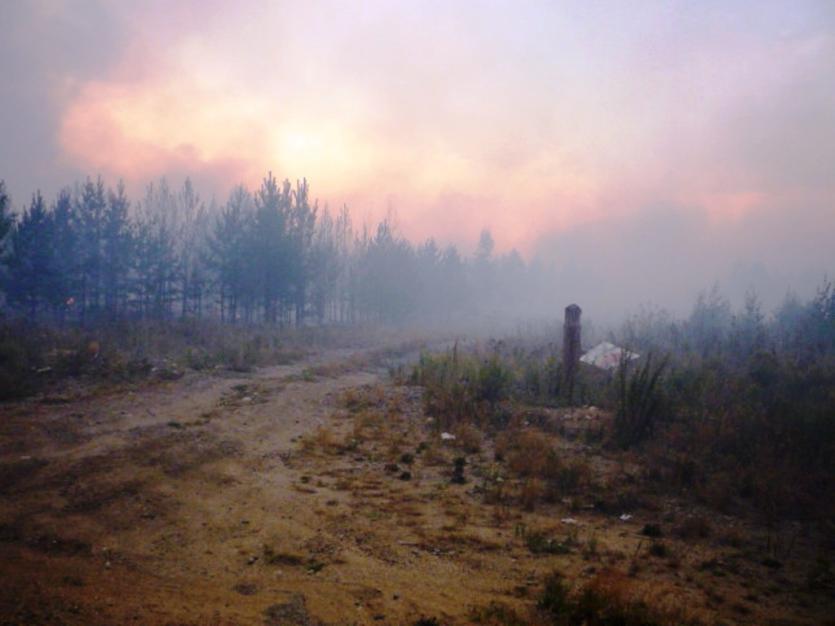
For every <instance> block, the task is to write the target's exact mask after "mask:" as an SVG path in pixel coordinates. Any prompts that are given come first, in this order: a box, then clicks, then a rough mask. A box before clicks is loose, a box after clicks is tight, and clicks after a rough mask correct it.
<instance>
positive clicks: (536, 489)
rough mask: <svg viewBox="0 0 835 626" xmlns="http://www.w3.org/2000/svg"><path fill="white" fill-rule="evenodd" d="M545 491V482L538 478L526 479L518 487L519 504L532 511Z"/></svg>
mask: <svg viewBox="0 0 835 626" xmlns="http://www.w3.org/2000/svg"><path fill="white" fill-rule="evenodd" d="M545 493H546V486H545V483H544V482H543V481H542V480H540V479H539V478H528V479H526V480H525V481H524V482H523V483H522V485H521V487H520V488H519V504H521V505H522V508H524V509H525V510H526V511H533V510H535V509H536V505H537V504H539V502H541V501H542V499H543V497H544V496H545Z"/></svg>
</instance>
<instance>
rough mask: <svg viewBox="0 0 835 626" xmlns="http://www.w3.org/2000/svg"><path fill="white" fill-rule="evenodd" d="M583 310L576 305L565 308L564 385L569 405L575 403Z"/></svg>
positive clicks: (563, 334)
mask: <svg viewBox="0 0 835 626" xmlns="http://www.w3.org/2000/svg"><path fill="white" fill-rule="evenodd" d="M582 313H583V311H582V309H581V308H580V307H579V306H577V305H576V304H570V305H568V306H567V307H565V323H564V324H563V330H562V367H563V383H564V384H565V394H566V397H567V398H568V403H569V404H573V403H574V383H575V381H576V380H577V369H578V367H579V364H580V349H581V348H580V329H581V325H580V315H581V314H582Z"/></svg>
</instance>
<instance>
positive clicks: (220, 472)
mask: <svg viewBox="0 0 835 626" xmlns="http://www.w3.org/2000/svg"><path fill="white" fill-rule="evenodd" d="M355 357H356V352H353V351H341V352H332V353H328V354H326V355H323V356H320V357H318V358H314V359H309V360H307V361H305V362H302V363H298V364H295V365H290V366H281V367H274V368H269V369H266V370H263V371H260V372H258V373H257V374H255V375H253V376H246V377H244V376H241V377H234V378H229V379H218V378H215V377H205V376H199V375H192V376H189V377H187V378H185V379H183V380H180V381H176V382H172V383H166V384H165V385H161V386H158V387H155V388H151V389H148V390H146V391H141V392H134V393H129V394H126V395H124V396H105V397H92V398H87V399H83V400H81V401H78V402H73V403H70V404H64V405H59V406H44V405H42V404H37V403H35V402H28V403H21V405H16V406H11V407H7V409H8V411H7V413H8V416H9V419H8V420H6V421H5V422H4V423H3V426H2V427H0V442H2V445H3V448H2V450H3V454H2V456H0V578H2V580H3V585H2V589H0V623H3V624H7V623H8V624H12V623H21V624H24V623H26V624H30V623H68V624H71V623H78V624H98V623H142V624H156V623H187V624H204V623H217V624H225V623H230V624H232V623H240V624H248V623H261V622H263V621H265V620H266V621H269V620H271V619H289V618H286V615H290V614H291V613H293V611H295V612H296V613H299V610H300V609H299V606H302V605H300V604H299V597H300V596H298V591H299V587H300V585H299V584H296V583H294V582H293V576H292V575H291V573H290V572H287V574H286V575H282V574H281V572H280V570H277V569H276V568H272V567H271V568H269V569H268V570H264V571H261V569H262V568H260V567H259V566H260V563H259V561H258V559H260V558H262V553H263V544H264V543H265V541H271V542H273V543H276V542H284V541H290V540H298V541H306V540H307V539H309V538H310V537H313V536H315V533H316V532H317V531H318V528H317V525H318V522H317V515H316V512H315V511H314V510H313V509H312V508H311V506H310V503H309V501H308V495H307V494H305V493H302V492H298V491H295V490H293V489H291V488H290V485H291V482H292V481H294V480H297V478H298V476H297V475H298V473H299V472H298V471H295V470H289V469H288V468H286V467H285V465H284V463H283V461H282V456H283V453H285V452H287V451H288V450H290V449H291V448H292V447H293V443H292V441H293V439H294V438H296V437H298V436H300V435H301V434H303V433H305V432H308V431H311V430H313V429H315V428H316V427H317V426H318V425H319V424H321V423H323V422H324V421H325V420H326V419H327V418H328V416H329V414H330V413H331V412H332V411H333V410H334V407H335V403H336V395H338V394H339V393H340V392H341V391H342V390H344V389H346V388H350V387H354V386H359V385H364V384H368V383H371V382H373V381H375V380H377V379H378V378H379V376H380V372H379V371H353V372H349V373H347V374H345V375H341V376H338V377H334V378H324V377H321V378H317V379H315V380H306V379H305V378H306V377H304V376H302V374H303V373H304V371H305V370H306V368H309V367H311V366H313V365H319V364H328V363H333V362H338V361H340V360H344V359H351V358H355ZM55 425H59V426H55ZM58 430H61V431H65V432H66V434H64V435H62V436H60V437H49V436H48V435H47V436H44V433H47V434H48V433H49V432H57V431H58ZM300 576H301V578H302V582H303V583H304V584H302V585H301V587H303V588H304V589H305V590H306V591H309V590H310V589H308V587H309V586H310V585H311V584H312V585H313V588H314V590H315V588H316V587H317V586H318V587H321V585H320V583H319V582H318V581H317V580H315V578H314V579H313V580H308V579H309V578H312V576H311V575H309V574H308V573H307V571H306V570H305V569H304V568H302V569H301V575H300ZM250 579H253V580H250ZM248 581H249V582H248ZM337 587H338V588H344V589H345V590H346V594H347V596H348V597H349V598H351V600H350V602H349V603H350V607H351V609H352V610H353V609H354V600H353V598H354V596H356V595H357V594H359V595H361V596H362V595H363V594H366V595H367V594H368V593H371V592H369V591H367V590H364V589H362V588H359V587H357V586H356V585H352V584H351V583H350V582H341V583H339V584H338V585H337ZM325 595H328V594H325ZM294 602H295V603H296V604H293V603H294ZM306 602H307V603H309V602H310V601H309V600H307V601H306ZM344 603H345V602H342V603H341V604H340V603H339V602H337V605H339V606H337V607H336V609H335V610H336V612H337V613H341V612H342V611H343V608H344V607H342V604H344ZM284 605H286V607H285V609H286V610H285V609H282V608H281V607H282V606H284ZM271 607H272V612H270V610H269V609H270V608H271ZM276 607H278V608H276ZM287 607H289V608H287ZM293 607H295V608H293ZM303 608H304V611H305V612H307V611H308V610H309V609H308V608H307V605H304V606H303ZM310 611H312V609H310ZM330 613H331V615H333V612H330ZM284 614H286V615H284ZM282 615H284V617H282ZM310 619H312V618H310Z"/></svg>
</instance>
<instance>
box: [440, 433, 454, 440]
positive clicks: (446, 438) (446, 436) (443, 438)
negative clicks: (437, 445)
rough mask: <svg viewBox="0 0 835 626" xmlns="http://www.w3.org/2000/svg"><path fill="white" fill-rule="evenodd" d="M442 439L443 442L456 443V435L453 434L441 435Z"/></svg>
mask: <svg viewBox="0 0 835 626" xmlns="http://www.w3.org/2000/svg"><path fill="white" fill-rule="evenodd" d="M441 439H442V440H443V441H455V435H453V434H452V433H441Z"/></svg>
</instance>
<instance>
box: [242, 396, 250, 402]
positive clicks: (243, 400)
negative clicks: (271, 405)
mask: <svg viewBox="0 0 835 626" xmlns="http://www.w3.org/2000/svg"><path fill="white" fill-rule="evenodd" d="M241 401H242V402H252V396H244V397H243V399H242V400H241Z"/></svg>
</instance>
